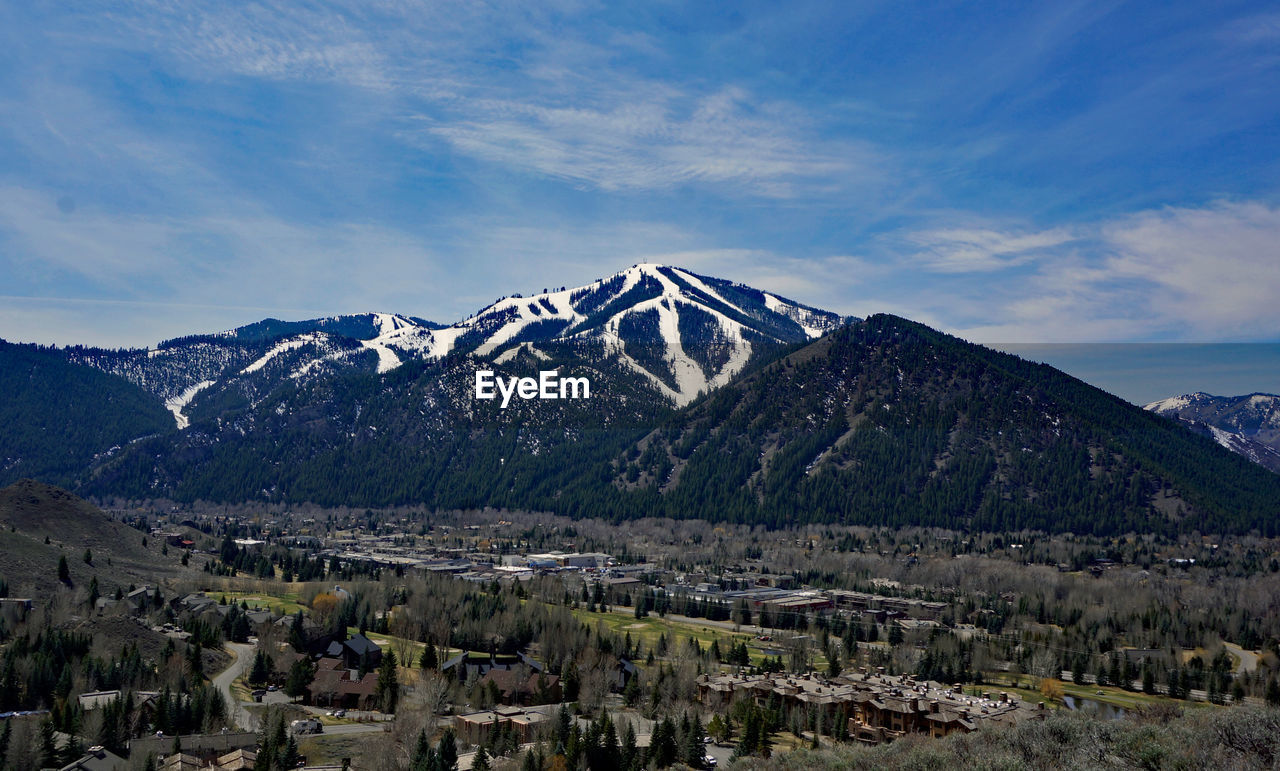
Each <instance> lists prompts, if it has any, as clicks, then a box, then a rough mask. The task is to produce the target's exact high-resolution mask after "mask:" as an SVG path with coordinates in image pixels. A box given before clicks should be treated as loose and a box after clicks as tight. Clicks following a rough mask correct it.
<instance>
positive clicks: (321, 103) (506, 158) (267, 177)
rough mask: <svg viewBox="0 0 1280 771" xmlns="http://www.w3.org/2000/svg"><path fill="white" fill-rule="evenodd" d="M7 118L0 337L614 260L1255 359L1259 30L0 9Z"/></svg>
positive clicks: (850, 17)
mask: <svg viewBox="0 0 1280 771" xmlns="http://www.w3.org/2000/svg"><path fill="white" fill-rule="evenodd" d="M529 6H534V7H529ZM0 115H2V116H3V120H0V278H3V282H2V286H0V337H3V338H6V339H9V340H23V341H37V342H45V343H49V342H56V343H74V342H82V343H91V344H101V345H145V344H148V343H153V342H155V341H157V340H160V339H163V338H167V337H172V336H176V335H180V334H186V333H191V332H200V331H210V330H216V329H223V328H228V327H231V326H234V325H237V324H242V323H246V322H249V321H253V320H256V319H259V318H262V317H265V316H276V317H282V318H304V317H311V316H317V315H326V314H334V313H343V312H358V311H369V310H380V311H394V312H400V313H406V314H414V315H419V316H424V317H427V318H431V319H434V320H438V321H442V322H449V321H453V320H456V319H458V318H461V317H463V316H465V315H466V314H468V313H470V312H472V311H474V310H476V309H478V308H479V307H481V306H483V305H484V304H486V303H487V302H489V301H491V300H493V299H495V298H496V297H498V296H500V295H505V294H510V293H512V292H517V291H518V292H524V293H528V292H531V291H538V290H540V289H541V288H543V287H546V286H559V285H562V284H567V285H574V284H581V283H587V282H588V281H590V280H593V279H595V278H597V277H600V276H602V275H607V274H609V273H612V272H614V271H616V270H619V269H621V268H623V267H625V266H627V265H630V264H632V263H635V262H640V261H659V262H667V263H673V264H678V265H682V266H685V267H687V268H690V269H692V270H696V271H699V272H702V273H706V274H710V275H715V276H721V277H725V278H730V279H734V280H738V281H742V282H745V283H748V284H752V285H754V286H758V287H761V288H766V289H770V290H773V291H775V292H779V293H781V294H784V295H787V296H790V297H792V298H794V299H797V300H800V301H804V302H808V303H810V304H814V305H819V306H822V307H826V308H830V309H833V310H838V311H841V312H845V313H851V314H857V315H863V314H867V313H873V312H876V311H888V312H893V313H899V314H901V315H905V316H908V317H911V318H914V319H917V320H920V321H923V322H926V323H929V324H932V325H935V326H938V327H940V328H943V329H946V330H948V331H951V332H955V333H958V334H961V335H963V336H965V337H968V338H970V339H973V340H977V341H980V342H1080V341H1142V342H1170V341H1173V342H1179V341H1277V340H1280V190H1278V187H1280V12H1277V11H1276V10H1275V6H1274V5H1273V4H1272V5H1268V4H1263V3H1226V2H1220V3H1194V4H1191V3H1188V4H1180V3H1174V4H1168V3H1144V4H1125V3H1073V2H1066V1H1064V2H1055V3H1007V4H998V3H986V4H975V3H956V4H953V5H946V4H937V3H929V4H916V3H910V2H901V1H898V2H889V3H855V2H834V3H786V4H778V3H765V4H754V3H734V4H715V6H714V7H713V6H712V4H684V3H663V2H646V3H635V4H619V3H592V2H576V1H575V0H565V1H564V2H547V3H534V4H514V3H512V4H508V3H504V2H489V3H484V2H457V3H450V2H440V3H428V4H417V3H408V2H405V3H401V2H394V1H393V0H386V1H385V2H379V1H377V0H365V1H363V2H353V3H350V4H347V5H342V4H330V3H291V4H288V5H269V4H254V5H243V4H238V3H230V2H228V3H188V2H183V0H176V1H175V2H156V3H146V2H138V3H124V2H112V3H105V4H95V3H92V2H86V3H74V4H68V3H16V2H10V3H3V4H0Z"/></svg>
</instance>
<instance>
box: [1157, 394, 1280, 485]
mask: <svg viewBox="0 0 1280 771" xmlns="http://www.w3.org/2000/svg"><path fill="white" fill-rule="evenodd" d="M1146 409H1148V410H1151V411H1152V412H1156V413H1159V414H1161V415H1164V416H1165V417H1168V418H1174V419H1176V420H1180V421H1182V422H1183V423H1186V424H1187V425H1188V426H1189V427H1191V429H1192V430H1194V431H1197V432H1198V433H1201V434H1204V435H1205V436H1209V437H1212V438H1213V440H1214V441H1216V442H1217V443H1218V444H1220V445H1222V446H1223V447H1226V448H1227V449H1228V450H1231V451H1233V452H1237V453H1239V454H1241V455H1243V456H1245V457H1246V458H1248V459H1249V460H1251V461H1253V462H1254V463H1257V464H1259V465H1261V466H1264V467H1266V468H1269V469H1271V470H1272V471H1275V472H1277V473H1280V396H1276V395H1275V394H1262V393H1252V394H1247V395H1245V396H1213V395H1211V394H1206V393H1201V392H1196V393H1193V394H1185V395H1183V396H1173V397H1170V398H1168V399H1161V400H1160V401H1158V402H1152V403H1151V404H1148V405H1147V406H1146Z"/></svg>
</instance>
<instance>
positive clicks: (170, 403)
mask: <svg viewBox="0 0 1280 771" xmlns="http://www.w3.org/2000/svg"><path fill="white" fill-rule="evenodd" d="M213 383H214V381H212V380H201V381H200V382H199V383H196V384H195V385H193V386H191V387H190V388H188V389H187V390H185V391H183V392H182V393H180V394H178V395H177V396H171V397H169V398H168V399H165V401H164V408H165V409H166V410H168V411H169V412H172V413H173V420H174V422H175V423H177V424H178V429H179V430H181V429H184V428H186V427H187V426H189V425H191V420H190V419H188V418H187V416H186V415H183V414H182V411H183V410H184V409H186V406H187V405H188V404H190V403H191V400H192V399H194V398H196V394H198V393H200V392H201V391H203V390H204V389H206V388H208V387H209V386H211V385H213Z"/></svg>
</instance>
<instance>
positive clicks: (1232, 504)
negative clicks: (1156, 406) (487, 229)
mask: <svg viewBox="0 0 1280 771" xmlns="http://www.w3.org/2000/svg"><path fill="white" fill-rule="evenodd" d="M615 468H616V471H617V473H616V475H615V476H614V478H613V483H614V488H615V490H617V491H618V492H616V493H614V494H612V495H611V496H610V505H609V506H608V507H607V508H608V509H609V510H612V511H614V512H616V513H617V514H619V515H621V516H638V515H640V514H642V513H645V512H661V513H664V514H668V515H672V516H691V517H706V518H712V519H720V518H724V519H731V520H736V521H745V522H761V523H765V524H769V525H783V524H787V523H793V522H814V521H816V522H853V523H867V524H885V525H930V526H939V527H949V528H958V529H965V528H977V529H982V530H1008V529H1019V528H1037V529H1043V530H1049V531H1075V532H1087V533H1098V534H1102V533H1116V532H1125V531H1138V532H1145V531H1170V530H1183V531H1186V530H1197V529H1198V530H1204V531H1207V532H1216V531H1220V530H1236V531H1247V530H1249V529H1252V528H1257V529H1259V530H1261V531H1263V532H1266V533H1274V532H1275V531H1276V529H1277V515H1278V514H1280V477H1277V476H1276V475H1274V474H1270V473H1269V472H1266V471H1265V470H1263V469H1260V468H1258V467H1256V466H1254V465H1253V464H1251V463H1249V462H1248V461H1246V460H1244V459H1242V458H1240V457H1238V456H1235V455H1234V454H1232V453H1230V452H1227V451H1226V450H1223V449H1222V448H1220V447H1218V446H1216V445H1215V444H1214V443H1213V442H1212V441H1210V440H1208V439H1205V438H1203V437H1200V436H1197V435H1194V434H1192V433H1191V432H1189V431H1186V430H1185V429H1183V428H1182V427H1181V426H1179V425H1177V424H1176V423H1174V422H1173V421H1170V420H1167V419H1164V418H1161V417H1159V416H1156V415H1152V414H1150V413H1147V412H1144V411H1143V410H1141V409H1138V408H1137V407H1134V406H1133V405H1130V404H1128V403H1126V402H1124V401H1122V400H1120V399H1118V398H1116V397H1113V396H1110V395H1109V394H1106V393H1104V392H1103V391H1100V390H1098V389H1096V388H1093V387H1092V386H1089V385H1087V384H1085V383H1083V382H1081V381H1079V380H1076V379H1075V378H1072V377H1070V376H1068V375H1065V374H1063V373H1061V372H1059V371H1057V370H1055V369H1053V368H1051V367H1048V366H1046V365H1040V364H1032V363H1029V362H1026V361H1024V360H1022V359H1019V358H1017V357H1014V356H1010V355H1007V354H1003V353H999V352H996V351H992V350H990V349H987V348H983V347H981V346H976V345H972V344H969V343H965V342H963V341H961V340H959V339H957V338H954V337H950V336H948V335H944V334H942V333H939V332H937V331H934V330H932V329H929V328H927V327H925V326H922V325H920V324H916V323H914V322H910V321H907V320H904V319H900V318H896V317H892V316H884V315H881V316H875V317H872V318H870V319H868V320H867V321H866V322H863V323H860V324H854V325H850V326H847V327H844V328H842V329H841V330H838V331H837V332H835V333H833V334H831V335H828V336H827V337H825V338H823V339H822V340H819V341H817V342H815V343H813V344H811V345H809V346H807V347H805V348H804V349H802V350H798V351H795V352H793V353H791V354H789V355H786V356H784V357H782V358H781V359H780V360H779V361H777V362H775V363H774V364H772V365H770V366H769V367H766V368H764V369H762V370H761V371H759V372H757V373H754V374H752V375H750V376H748V377H746V378H743V379H741V380H740V381H738V382H736V383H734V384H732V385H730V386H728V387H726V388H724V389H722V390H720V391H718V392H716V393H714V394H712V395H711V396H710V397H708V398H707V399H705V400H704V401H702V402H701V403H699V404H696V405H693V406H691V407H690V408H689V409H686V410H683V411H681V412H679V413H677V414H676V415H675V416H673V418H672V419H671V420H670V421H669V422H668V423H667V424H666V425H665V426H663V427H662V428H660V429H658V430H656V431H654V432H653V433H651V434H650V435H648V436H646V437H645V438H644V439H642V440H641V441H639V442H637V443H636V444H634V445H632V446H631V447H630V448H629V449H628V451H627V452H626V453H624V454H623V455H622V457H620V458H618V459H617V461H616V462H615Z"/></svg>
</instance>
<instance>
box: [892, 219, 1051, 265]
mask: <svg viewBox="0 0 1280 771" xmlns="http://www.w3.org/2000/svg"><path fill="white" fill-rule="evenodd" d="M1073 240H1075V236H1074V235H1073V234H1072V233H1071V231H1069V230H1068V229H1066V228H1054V229H1051V230H1043V231H1039V232H1030V233H1023V232H1002V231H999V230H994V229H991V228H969V229H965V228H957V229H947V230H930V231H924V232H920V233H911V234H910V235H908V236H907V241H908V242H909V243H911V244H913V245H915V246H917V247H920V249H921V251H920V252H919V253H917V254H916V255H915V259H916V260H917V261H918V262H919V263H920V264H921V265H922V266H923V267H924V268H925V269H927V270H931V271H934V272H937V273H979V272H987V271H995V270H1006V269H1008V268H1012V267H1016V266H1018V265H1025V264H1027V263H1029V262H1032V261H1033V260H1035V259H1036V258H1037V257H1038V256H1040V255H1042V254H1044V253H1046V251H1047V250H1051V249H1053V248H1055V247H1059V246H1062V245H1063V244H1066V243H1069V242H1070V241H1073Z"/></svg>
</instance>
